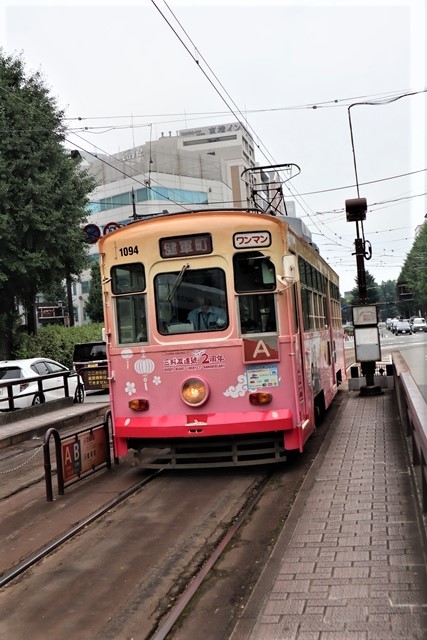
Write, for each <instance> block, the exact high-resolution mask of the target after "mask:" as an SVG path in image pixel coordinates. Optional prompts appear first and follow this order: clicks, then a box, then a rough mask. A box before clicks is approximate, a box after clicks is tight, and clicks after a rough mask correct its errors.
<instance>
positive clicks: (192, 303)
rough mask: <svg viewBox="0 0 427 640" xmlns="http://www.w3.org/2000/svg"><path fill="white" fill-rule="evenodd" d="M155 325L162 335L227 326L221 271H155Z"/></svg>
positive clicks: (184, 267) (209, 269) (212, 269)
mask: <svg viewBox="0 0 427 640" xmlns="http://www.w3.org/2000/svg"><path fill="white" fill-rule="evenodd" d="M154 291H155V297H156V313H157V328H158V331H159V333H161V334H163V335H168V334H177V333H189V332H202V331H203V332H206V331H223V330H224V329H226V328H227V327H228V323H229V320H228V311H227V305H226V288H225V273H224V271H223V270H222V269H218V268H208V269H190V268H189V267H188V265H183V267H182V268H181V269H180V271H172V272H167V273H161V274H158V275H157V276H156V277H155V279H154Z"/></svg>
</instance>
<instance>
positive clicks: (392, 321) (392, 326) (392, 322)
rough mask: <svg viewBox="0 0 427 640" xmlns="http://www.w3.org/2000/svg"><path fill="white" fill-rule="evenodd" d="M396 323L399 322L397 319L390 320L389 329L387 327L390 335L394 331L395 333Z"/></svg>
mask: <svg viewBox="0 0 427 640" xmlns="http://www.w3.org/2000/svg"><path fill="white" fill-rule="evenodd" d="M398 322H399V319H398V318H392V320H391V322H390V327H389V329H390V331H391V332H392V333H395V331H396V326H397V323H398Z"/></svg>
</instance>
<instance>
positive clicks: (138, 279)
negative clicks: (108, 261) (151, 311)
mask: <svg viewBox="0 0 427 640" xmlns="http://www.w3.org/2000/svg"><path fill="white" fill-rule="evenodd" d="M145 286H146V281H145V270H144V265H143V264H141V263H139V262H137V263H131V264H122V265H120V266H117V267H112V269H111V289H112V292H113V295H114V301H115V308H116V322H117V342H118V344H131V343H135V342H147V339H148V333H147V312H146V297H145V295H144V294H143V291H145ZM123 294H126V295H123ZM130 294H132V295H130Z"/></svg>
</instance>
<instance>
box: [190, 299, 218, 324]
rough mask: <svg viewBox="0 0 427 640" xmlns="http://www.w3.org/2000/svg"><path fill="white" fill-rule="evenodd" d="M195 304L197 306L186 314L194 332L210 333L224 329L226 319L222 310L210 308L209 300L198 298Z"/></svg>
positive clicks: (210, 301) (210, 302)
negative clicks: (213, 330)
mask: <svg viewBox="0 0 427 640" xmlns="http://www.w3.org/2000/svg"><path fill="white" fill-rule="evenodd" d="M197 302H198V305H199V306H198V307H196V308H195V309H193V310H192V311H190V313H189V314H188V321H189V322H191V323H192V325H193V327H194V330H195V331H210V330H212V329H222V328H223V327H225V325H226V323H227V317H226V314H225V311H224V310H223V309H221V308H220V307H215V306H212V300H211V299H210V298H206V297H200V298H198V299H197Z"/></svg>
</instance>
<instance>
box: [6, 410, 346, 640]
mask: <svg viewBox="0 0 427 640" xmlns="http://www.w3.org/2000/svg"><path fill="white" fill-rule="evenodd" d="M337 404H338V403H337ZM335 410H336V409H335V408H334V410H333V412H332V413H331V414H330V419H331V420H332V419H333V413H334V412H335ZM328 422H330V420H329V419H328V420H327V421H326V424H324V425H322V426H321V427H320V428H319V429H318V430H317V431H316V433H315V434H314V435H313V436H312V438H310V444H309V446H308V447H307V449H306V451H305V452H304V454H303V455H302V456H297V457H296V458H295V459H292V460H289V461H288V462H286V463H284V465H279V466H274V467H273V466H268V467H267V468H263V469H260V468H257V469H253V468H252V469H247V470H244V469H231V470H230V469H229V470H206V471H188V472H185V471H179V472H176V471H171V470H165V471H166V472H165V473H164V472H163V471H162V472H161V474H160V475H159V472H158V471H157V472H156V473H154V474H150V476H148V475H147V472H145V477H144V478H142V479H141V473H142V472H141V470H138V469H137V468H136V467H135V466H132V463H131V462H130V459H129V461H128V463H127V464H128V468H127V469H126V473H125V474H123V471H124V470H125V468H124V466H122V465H119V468H118V469H113V471H108V472H107V471H106V472H104V474H103V475H101V477H98V478H97V479H93V480H89V481H87V482H84V483H83V484H82V485H81V486H76V487H74V488H72V489H70V490H69V492H66V495H65V496H61V497H59V498H58V499H57V500H55V501H54V503H49V504H44V505H43V512H44V516H43V518H42V519H41V520H40V521H39V522H38V524H37V523H36V524H34V526H32V523H31V524H30V527H31V533H30V535H31V536H33V535H35V534H33V529H34V528H38V529H40V536H41V534H42V531H44V529H43V527H44V525H46V527H45V533H47V534H50V533H51V526H52V522H51V521H50V520H51V518H52V517H53V515H52V514H53V513H54V512H55V511H57V512H58V513H57V515H58V517H61V516H62V517H63V516H64V515H65V513H66V511H67V509H68V507H69V506H73V513H72V514H68V518H69V520H70V521H72V519H73V515H74V514H75V513H77V512H78V511H79V510H81V505H83V504H86V502H88V501H90V502H94V495H95V494H96V493H97V492H99V493H100V494H101V493H103V494H104V497H105V494H106V492H110V493H114V492H117V495H113V498H114V499H111V500H108V501H105V500H104V501H103V504H102V508H101V507H99V508H98V509H91V510H90V513H89V514H88V517H86V518H79V520H78V522H77V524H76V525H73V526H70V527H67V528H66V529H65V528H64V529H63V530H62V531H61V532H60V534H59V535H57V536H55V537H54V538H52V539H51V540H50V542H49V543H47V544H44V545H43V544H40V545H38V546H39V550H38V551H37V553H36V552H34V553H32V554H26V555H25V558H24V560H22V561H21V562H19V563H16V562H15V563H14V567H13V573H7V572H4V573H3V577H2V582H1V583H0V585H1V586H4V588H3V589H1V592H0V606H1V607H2V611H3V612H4V613H3V617H2V620H1V621H0V635H4V637H13V638H14V640H21V639H22V640H25V638H26V629H28V625H29V624H30V620H31V621H32V622H31V624H32V626H33V629H34V632H33V638H34V640H39V639H40V640H42V638H43V640H46V639H47V638H49V640H50V638H54V637H62V636H63V635H67V637H69V638H70V640H73V639H74V638H76V639H77V638H78V639H79V640H86V639H88V640H89V639H90V640H98V639H99V640H101V638H102V640H125V639H126V640H128V639H129V638H131V637H135V638H136V637H138V638H139V639H140V640H160V638H162V637H164V638H166V637H167V638H168V640H169V639H171V640H172V639H174V640H181V639H185V640H193V639H196V638H198V637H200V629H201V628H203V629H204V631H203V634H204V637H205V638H206V639H207V640H208V639H212V640H213V639H215V640H219V639H224V640H225V638H228V637H229V632H230V629H232V628H233V624H234V621H235V620H236V616H238V615H239V612H240V611H241V607H242V606H243V605H244V603H245V602H246V599H247V598H248V597H249V594H250V591H251V588H252V586H253V585H254V584H255V582H256V581H257V579H258V576H259V572H260V570H261V568H262V566H263V564H264V562H265V561H266V558H267V557H268V555H269V553H270V552H271V549H272V547H273V545H274V543H275V540H276V537H277V535H278V533H279V532H280V530H281V527H282V526H283V523H284V522H285V520H286V518H287V514H288V513H289V511H290V509H291V506H292V503H293V500H294V498H295V496H296V494H297V492H298V488H299V486H300V485H301V483H302V481H303V479H304V477H305V473H306V472H307V470H308V468H309V467H310V465H311V462H312V460H313V459H314V457H315V455H316V454H317V450H318V447H319V446H320V444H321V443H322V441H323V438H324V436H325V434H326V432H327V430H328ZM114 474H116V475H117V476H120V475H123V478H122V487H123V485H124V484H126V489H124V490H122V491H120V492H118V491H116V490H117V486H118V485H117V479H116V482H115V483H113V484H111V485H110V486H109V488H107V486H108V482H109V478H110V477H111V476H114ZM135 475H139V480H138V482H130V478H133V479H134V480H135ZM155 478H157V479H158V482H152V481H151V480H154V479H155ZM125 481H126V482H125ZM32 491H35V489H32ZM23 493H25V492H23ZM38 493H39V498H38V499H39V501H40V489H39V492H38ZM17 499H18V498H17V497H15V498H13V500H12V504H13V503H14V502H16V500H17ZM97 499H98V498H97ZM100 499H101V498H100ZM25 502H26V500H25V499H24V498H23V500H22V503H23V504H24V503H25ZM74 503H75V504H74ZM79 505H80V506H79ZM39 506H41V505H39ZM14 508H16V505H15V506H14ZM0 517H1V513H0ZM55 517H56V516H55ZM23 535H24V536H25V535H27V536H28V533H27V534H26V533H25V531H24V534H23ZM11 570H12V569H10V571H11ZM17 603H22V604H20V605H19V606H17ZM24 603H25V604H24ZM218 603H220V609H221V615H217V614H216V613H215V612H216V611H217V609H218ZM43 608H45V609H46V614H44V615H43V618H40V615H39V614H38V613H37V612H40V610H41V609H43ZM71 612H72V613H71ZM201 624H203V627H201V626H200V625H201Z"/></svg>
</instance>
